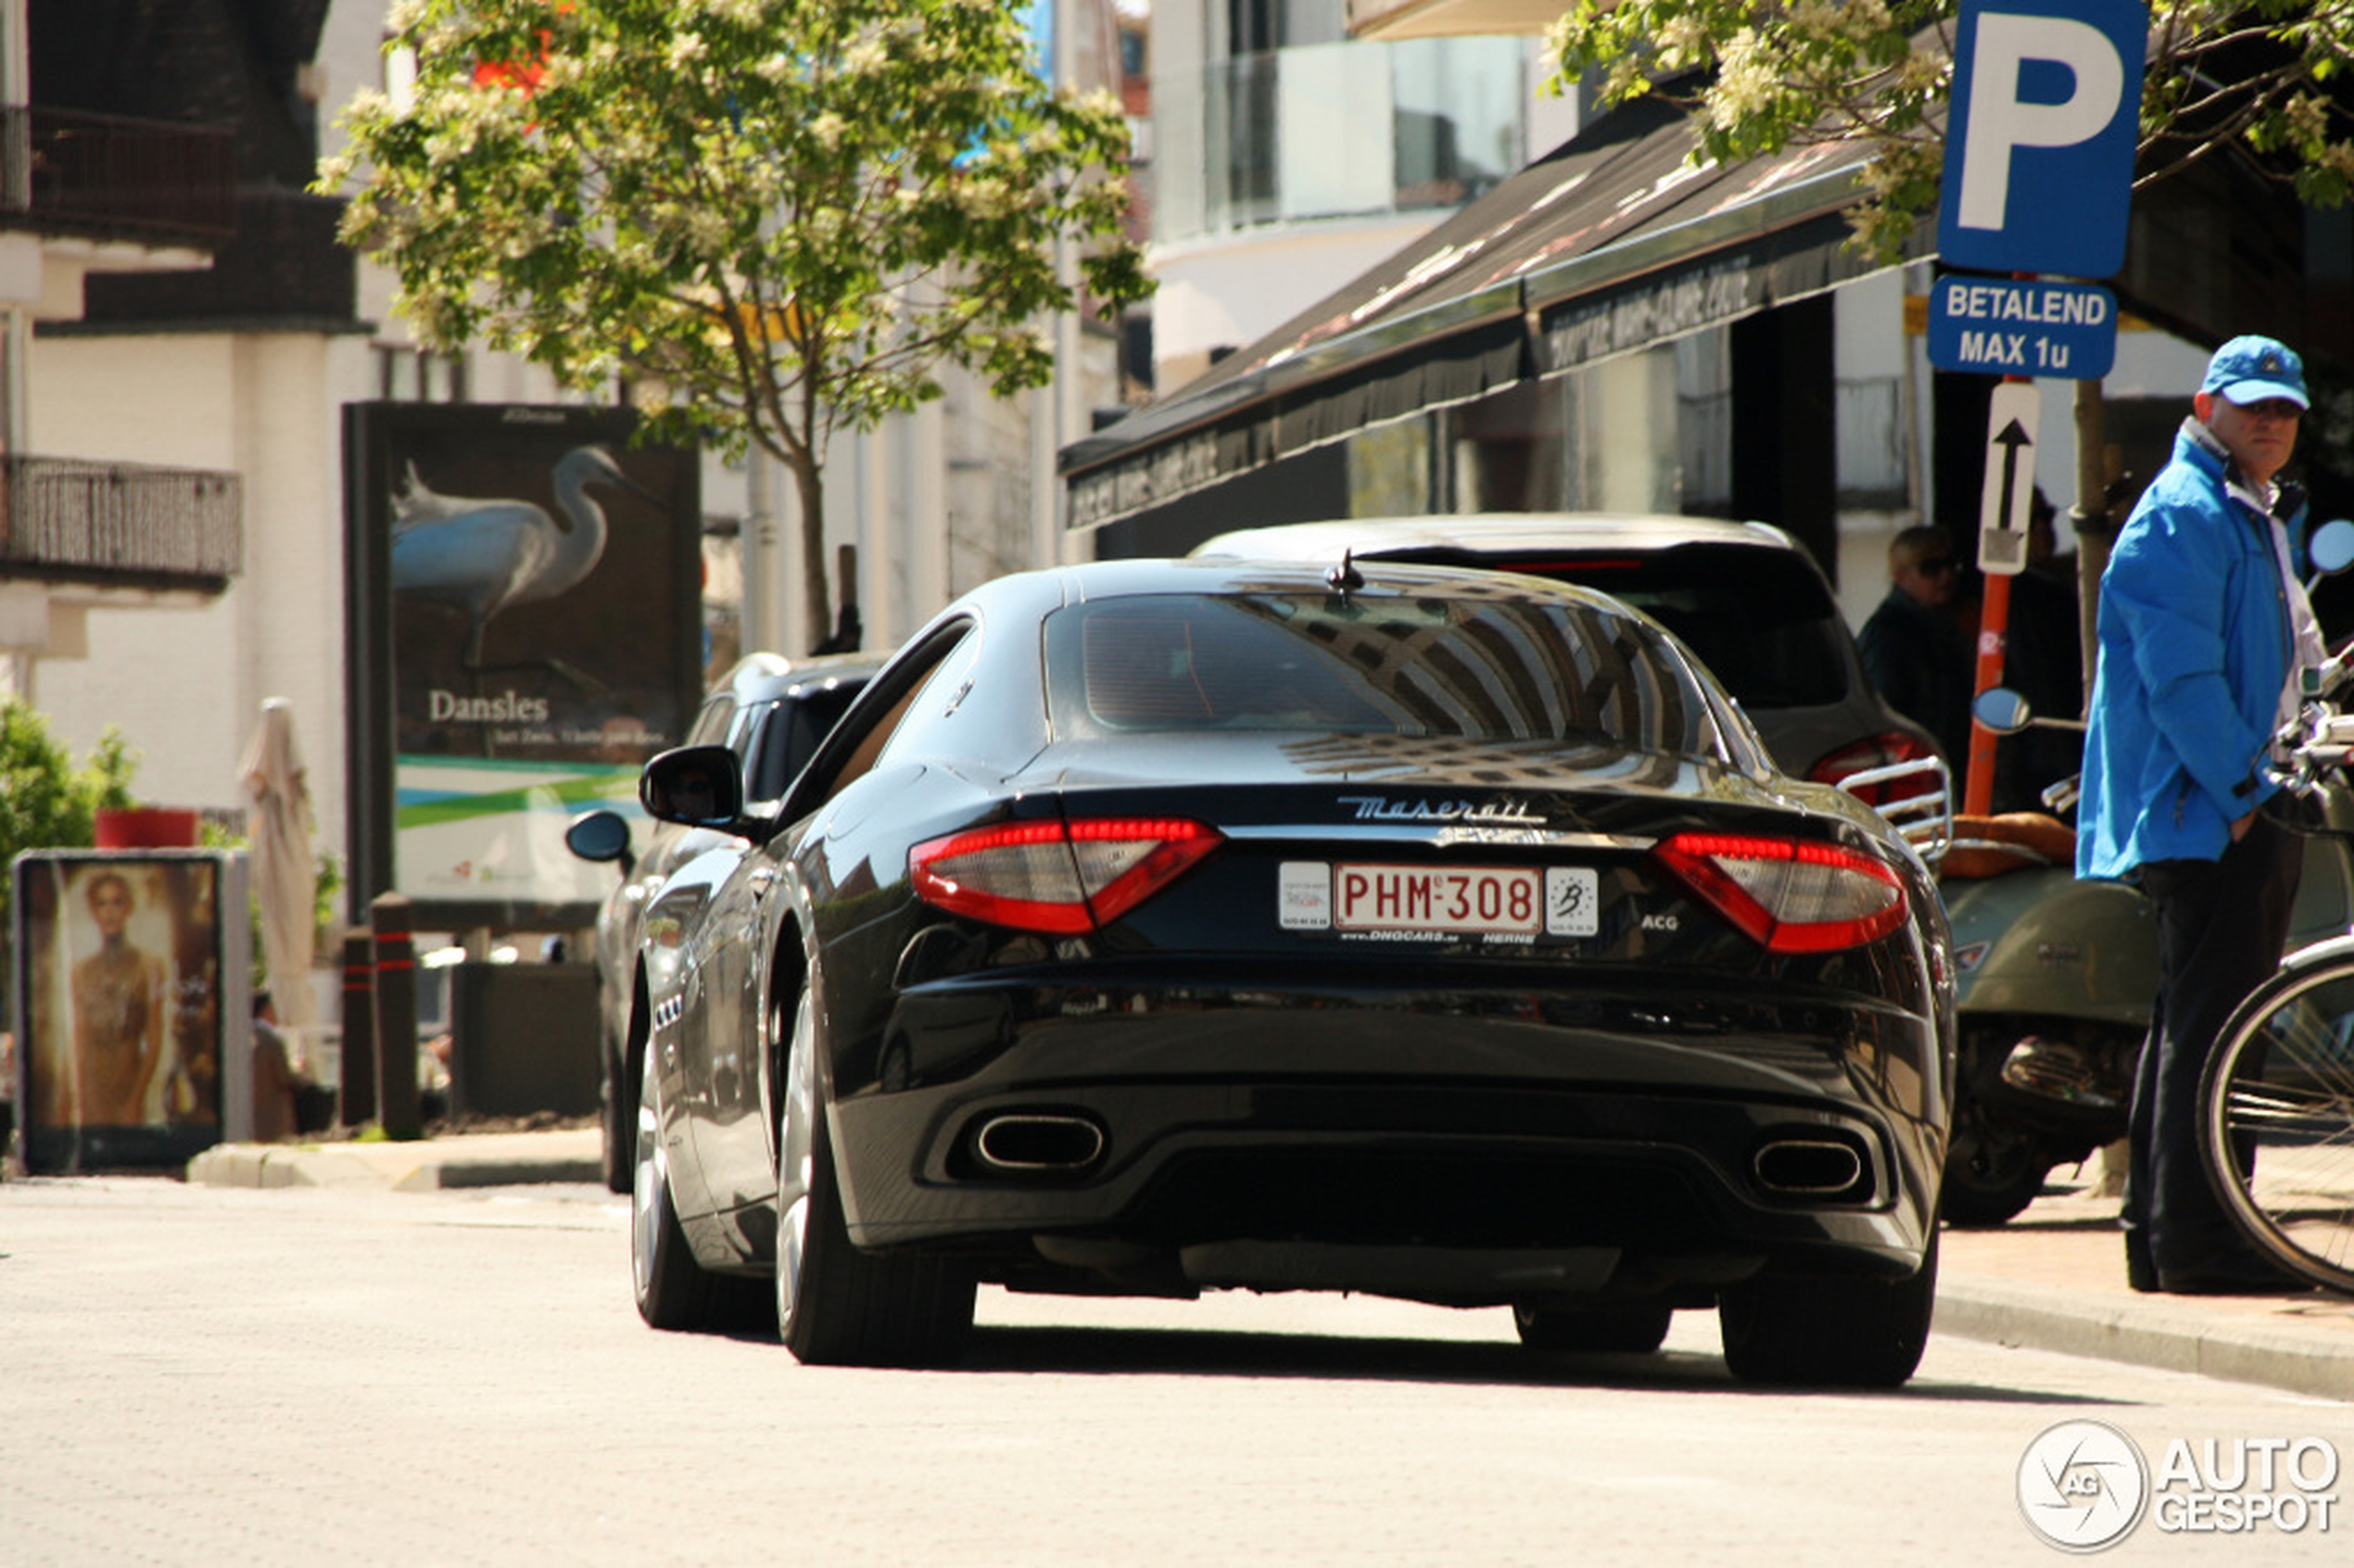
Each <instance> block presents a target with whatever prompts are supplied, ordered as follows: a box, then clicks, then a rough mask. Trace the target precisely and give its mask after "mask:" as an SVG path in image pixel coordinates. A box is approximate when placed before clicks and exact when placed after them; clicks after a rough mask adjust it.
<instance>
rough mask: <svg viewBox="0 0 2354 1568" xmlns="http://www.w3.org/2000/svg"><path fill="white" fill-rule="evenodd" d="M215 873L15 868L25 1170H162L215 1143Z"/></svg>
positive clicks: (161, 865)
mask: <svg viewBox="0 0 2354 1568" xmlns="http://www.w3.org/2000/svg"><path fill="white" fill-rule="evenodd" d="M221 871H222V859H221V856H220V855H218V854H208V853H202V852H198V853H193V854H191V853H171V852H161V853H156V854H30V855H24V856H20V857H19V859H18V861H17V864H16V867H15V873H16V879H17V881H16V908H17V949H16V951H17V963H18V973H17V992H18V1017H19V1019H20V1020H21V1022H22V1025H23V1029H22V1038H21V1040H20V1042H19V1052H18V1056H19V1065H18V1070H19V1080H20V1081H19V1086H18V1095H17V1102H18V1106H19V1119H20V1121H21V1123H22V1149H23V1157H24V1163H25V1166H26V1168H27V1169H28V1170H95V1169H103V1168H108V1167H122V1166H139V1165H151V1164H169V1163H174V1162H177V1161H183V1160H185V1159H187V1158H188V1157H191V1156H193V1155H194V1154H195V1153H196V1151H197V1150H199V1149H202V1148H204V1147H206V1146H208V1145H209V1144H213V1143H216V1142H218V1141H219V1140H220V1137H221V1024H222V1018H221V977H222V974H223V967H222V952H221V947H222V943H221V935H222V933H221V882H222V877H221Z"/></svg>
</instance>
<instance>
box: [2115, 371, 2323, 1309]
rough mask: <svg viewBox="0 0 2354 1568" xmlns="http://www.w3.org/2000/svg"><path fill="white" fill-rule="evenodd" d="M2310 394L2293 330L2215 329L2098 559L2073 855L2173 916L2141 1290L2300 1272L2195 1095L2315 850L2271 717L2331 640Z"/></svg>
mask: <svg viewBox="0 0 2354 1568" xmlns="http://www.w3.org/2000/svg"><path fill="white" fill-rule="evenodd" d="M2306 406H2307V398H2306V392H2305V368H2304V365H2303V362H2302V361H2301V360H2298V358H2297V355H2296V354H2295V353H2294V352H2292V351H2291V350H2290V349H2289V348H2287V347H2286V346H2285V345H2283V344H2281V343H2278V342H2275V341H2274V340H2272V338H2269V337H2234V338H2233V339H2232V340H2231V341H2230V342H2228V343H2226V344H2224V345H2223V346H2222V347H2221V348H2218V349H2217V350H2216V351H2215V355H2214V358H2213V359H2211V360H2209V361H2208V367H2207V374H2206V376H2205V378H2204V379H2203V380H2202V381H2201V382H2200V384H2199V389H2198V391H2197V393H2196V395H2195V396H2194V397H2193V398H2192V399H2191V417H2190V418H2188V419H2186V420H2185V421H2183V427H2182V429H2181V431H2180V432H2179V433H2178V434H2177V435H2176V436H2175V438H2174V455H2173V458H2172V460H2171V461H2170V462H2169V463H2168V464H2167V466H2166V468H2165V470H2164V472H2162V473H2160V474H2158V477H2157V478H2156V479H2155V480H2153V481H2152V482H2151V484H2150V487H2149V488H2148V489H2147V490H2145V491H2144V492H2143V494H2142V499H2141V500H2140V501H2139V502H2138V503H2137V504H2136V505H2135V506H2134V508H2133V514H2132V515H2131V516H2130V517H2128V518H2127V519H2126V521H2125V526H2124V528H2123V530H2122V531H2121V532H2120V534H2119V536H2118V539H2117V546H2116V550H2115V551H2114V553H2112V555H2111V556H2110V558H2109V563H2108V568H2107V571H2106V572H2105V573H2103V574H2102V577H2101V614H2100V626H2099V631H2100V657H2099V661H2098V664H2097V668H2096V673H2095V677H2094V682H2093V699H2092V703H2091V708H2090V714H2089V717H2090V728H2089V730H2088V731H2087V733H2086V735H2085V739H2084V775H2083V794H2082V799H2081V800H2080V801H2079V803H2078V805H2077V842H2076V874H2077V875H2078V876H2079V877H2085V878H2118V879H2137V880H2138V881H2139V882H2140V884H2141V886H2142V888H2143V890H2144V891H2145V892H2147V893H2148V894H2149V896H2150V897H2151V899H2152V900H2153V901H2154V902H2155V903H2156V904H2157V908H2158V996H2157V1000H2156V1003H2155V1005H2153V1007H2152V1009H2151V1015H2150V1032H2149V1038H2148V1041H2147V1043H2145V1045H2144V1046H2143V1048H2142V1055H2141V1060H2140V1065H2139V1068H2138V1070H2137V1073H2136V1076H2135V1079H2134V1083H2133V1107H2132V1113H2131V1117H2130V1127H2129V1131H2128V1133H2127V1138H2128V1142H2129V1152H2130V1160H2129V1163H2128V1168H2127V1170H2126V1177H2125V1195H2124V1201H2123V1205H2122V1208H2121V1215H2120V1218H2121V1220H2122V1221H2123V1225H2124V1232H2125V1269H2126V1279H2127V1282H2128V1283H2130V1284H2131V1285H2132V1286H2133V1288H2134V1289H2136V1290H2144V1291H2149V1290H2162V1291H2169V1292H2173V1293H2177V1294H2225V1293H2248V1292H2261V1291H2272V1290H2281V1289H2287V1288H2292V1286H2293V1283H2294V1282H2291V1281H2289V1280H2288V1279H2287V1278H2286V1276H2284V1275H2283V1274H2281V1273H2280V1272H2279V1271H2276V1270H2274V1269H2272V1267H2271V1266H2270V1265H2269V1264H2267V1263H2266V1262H2264V1261H2263V1260H2262V1259H2261V1258H2259V1256H2258V1255H2257V1254H2256V1253H2255V1252H2254V1250H2253V1249H2252V1248H2250V1247H2249V1246H2247V1245H2246V1242H2245V1241H2243V1240H2242V1239H2241V1237H2240V1235H2239V1233H2237V1232H2236V1231H2235V1230H2234V1228H2233V1225H2232V1221H2231V1220H2230V1218H2229V1216H2227V1215H2226V1214H2225V1213H2224V1212H2223V1209H2222V1207H2221V1204H2220V1203H2219V1202H2218V1201H2217V1199H2216V1197H2215V1195H2214V1193H2213V1191H2212V1190H2211V1189H2210V1188H2209V1186H2208V1179H2207V1172H2206V1169H2205V1167H2204V1165H2203V1164H2202V1162H2201V1159H2200V1155H2199V1144H2198V1130H2197V1112H2198V1086H2199V1075H2200V1072H2201V1070H2202V1069H2203V1068H2204V1066H2205V1064H2206V1059H2207V1056H2208V1052H2209V1050H2210V1049H2211V1048H2212V1047H2213V1045H2214V1042H2215V1038H2216V1035H2217V1034H2218V1033H2219V1032H2220V1031H2221V1029H2222V1026H2223V1024H2224V1022H2225V1020H2226V1019H2228V1018H2230V1016H2231V1013H2232V1010H2233V1008H2234V1006H2236V1005H2238V1003H2239V1002H2240V1000H2241V999H2242V998H2243V997H2245V996H2246V994H2247V993H2249V992H2250V991H2252V990H2254V989H2255V987H2256V986H2257V985H2258V984H2259V983H2260V982H2261V981H2262V980H2264V978H2265V977H2266V976H2267V975H2269V974H2271V973H2272V969H2273V967H2274V966H2275V965H2276V964H2277V963H2278V962H2279V960H2280V955H2281V944H2282V942H2284V940H2285V939H2286V936H2287V933H2288V920H2289V909H2290V905H2291V904H2292V903H2293V902H2294V900H2295V898H2296V895H2297V873H2298V870H2299V868H2300V866H2301V858H2300V856H2301V852H2300V848H2299V844H2298V841H2297V838H2296V836H2295V835H2294V834H2292V833H2290V832H2289V831H2288V830H2287V829H2285V828H2283V827H2281V826H2280V825H2279V824H2278V823H2276V822H2274V821H2273V820H2272V818H2271V817H2270V816H2268V815H2266V814H2265V813H2264V812H2262V811H2260V810H2259V807H2260V806H2262V805H2263V804H2264V803H2265V802H2266V801H2267V800H2268V799H2269V798H2270V797H2271V796H2272V794H2274V793H2275V792H2276V790H2277V789H2278V786H2276V785H2274V784H2273V783H2272V782H2271V781H2270V780H2269V779H2267V778H2266V777H2265V775H2264V767H2263V765H2264V761H2265V759H2266V756H2267V754H2268V753H2269V751H2270V748H2271V743H2272V736H2273V734H2274V732H2275V731H2276V729H2277V728H2278V727H2279V726H2280V723H2281V721H2282V720H2283V719H2284V717H2286V716H2289V715H2292V714H2295V712H2296V708H2297V696H2298V677H2299V672H2300V670H2302V669H2303V668H2306V667H2309V666H2310V665H2313V664H2318V663H2319V662H2320V660H2321V658H2322V640H2321V635H2320V633H2319V631H2318V630H2317V628H2316V627H2315V626H2314V624H2313V617H2312V613H2311V610H2310V607H2309V606H2308V605H2307V603H2306V600H2305V591H2304V588H2302V586H2301V585H2300V584H2299V582H2298V579H2297V572H2296V570H2295V569H2294V565H2293V563H2292V561H2291V559H2290V541H2291V539H2292V538H2293V537H2295V536H2296V532H2297V527H2298V526H2299V525H2300V524H2301V523H2302V515H2301V514H2302V512H2303V507H2304V500H2303V497H2302V495H2301V494H2300V493H2299V491H2298V490H2297V487H2295V486H2292V485H2284V484H2281V483H2280V482H2279V475H2280V473H2281V470H2282V468H2283V466H2284V465H2285V464H2286V463H2287V462H2288V460H2289V456H2290V453H2291V452H2292V451H2293V450H2294V449H2295V447H2296V444H2297V424H2298V421H2299V420H2300V419H2301V418H2302V416H2303V414H2304V412H2305V409H2306Z"/></svg>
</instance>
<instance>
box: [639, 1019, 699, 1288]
mask: <svg viewBox="0 0 2354 1568" xmlns="http://www.w3.org/2000/svg"><path fill="white" fill-rule="evenodd" d="M637 1111H638V1115H637V1137H636V1139H635V1140H634V1143H633V1157H632V1160H631V1170H630V1184H629V1274H630V1283H631V1284H632V1286H633V1287H634V1289H635V1291H636V1294H637V1297H638V1315H639V1317H641V1318H643V1319H645V1320H646V1321H647V1322H649V1323H651V1324H652V1325H653V1326H654V1327H655V1328H658V1329H703V1328H711V1327H714V1326H715V1325H716V1323H717V1322H718V1321H719V1318H720V1317H721V1315H722V1313H721V1305H722V1304H721V1303H720V1301H719V1300H718V1292H717V1290H716V1286H717V1283H718V1282H717V1281H716V1280H715V1279H714V1277H713V1276H712V1275H710V1274H708V1273H706V1272H704V1271H703V1270H702V1266H701V1265H699V1264H698V1263H696V1261H695V1257H694V1253H693V1251H692V1249H691V1248H690V1247H689V1246H688V1245H687V1233H686V1232H685V1231H684V1230H683V1229H681V1228H680V1226H679V1223H678V1211H677V1208H676V1207H674V1206H673V1204H672V1202H671V1197H670V1158H669V1155H668V1152H667V1151H666V1150H665V1148H664V1144H663V1140H662V1124H661V1102H660V1100H659V1099H658V1098H657V1086H656V1085H655V1083H654V1068H653V1053H652V1051H651V1050H649V1051H648V1052H647V1053H646V1069H645V1072H644V1075H643V1078H642V1080H641V1081H640V1082H639V1093H638V1094H637Z"/></svg>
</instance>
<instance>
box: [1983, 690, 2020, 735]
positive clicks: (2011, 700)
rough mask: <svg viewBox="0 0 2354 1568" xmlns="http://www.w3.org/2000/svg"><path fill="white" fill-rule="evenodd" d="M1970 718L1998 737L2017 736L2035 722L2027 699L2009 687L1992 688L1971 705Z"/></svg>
mask: <svg viewBox="0 0 2354 1568" xmlns="http://www.w3.org/2000/svg"><path fill="white" fill-rule="evenodd" d="M1969 711H1970V716H1971V717H1973V718H1975V719H1977V720H1978V722H1979V723H1981V724H1982V725H1984V726H1985V727H1987V728H1989V729H1991V730H1993V732H1994V733H1995V734H1997V735H2017V734H2018V733H2019V731H2020V730H2022V729H2025V728H2026V727H2028V726H2029V725H2031V724H2032V723H2034V722H2035V710H2034V709H2032V708H2031V707H2029V706H2028V705H2027V699H2026V698H2024V697H2022V696H2020V695H2019V693H2018V692H2016V691H2013V690H2012V689H2010V688H2009V687H2007V686H1990V687H1988V688H1987V689H1985V690H1983V691H1981V692H1980V693H1979V694H1978V697H1977V699H1976V700H1975V701H1974V702H1971V703H1970V705H1969Z"/></svg>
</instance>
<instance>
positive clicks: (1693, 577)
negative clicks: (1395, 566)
mask: <svg viewBox="0 0 2354 1568" xmlns="http://www.w3.org/2000/svg"><path fill="white" fill-rule="evenodd" d="M1383 553H1384V555H1385V556H1386V557H1388V558H1390V559H1409V558H1411V559H1414V560H1428V561H1435V562H1447V563H1458V562H1460V563H1464V564H1474V563H1475V564H1477V565H1481V566H1485V567H1487V568H1488V569H1490V570H1493V571H1508V572H1524V573H1526V574H1527V575H1530V576H1535V577H1550V578H1552V579H1554V580H1555V581H1557V582H1568V583H1582V584H1584V585H1585V586H1587V587H1588V588H1600V589H1601V591H1602V592H1604V593H1607V594H1609V595H1611V596H1612V597H1613V598H1614V599H1621V600H1624V601H1626V602H1627V603H1629V604H1631V605H1633V606H1634V607H1635V608H1636V609H1638V610H1640V611H1642V612H1643V613H1645V614H1647V615H1649V616H1651V617H1652V619H1654V620H1656V621H1658V622H1659V624H1660V625H1662V626H1665V627H1666V628H1667V629H1668V630H1669V631H1672V632H1674V633H1675V634H1676V635H1677V637H1678V638H1679V639H1682V640H1683V643H1684V646H1686V647H1687V648H1690V650H1691V651H1693V653H1695V654H1696V655H1698V656H1699V658H1700V662H1701V663H1702V664H1706V665H1707V666H1708V668H1709V671H1710V673H1712V674H1713V675H1715V677H1716V678H1717V679H1718V680H1719V681H1720V682H1722V683H1723V684H1724V687H1725V689H1727V690H1728V691H1730V692H1731V693H1732V694H1733V695H1734V696H1735V697H1737V698H1739V699H1740V702H1741V703H1742V704H1743V705H1744V706H1745V707H1748V708H1750V709H1752V710H1753V711H1754V710H1759V709H1769V708H1814V707H1828V706H1829V705H1830V704H1832V703H1834V702H1844V701H1845V700H1846V698H1847V658H1846V644H1847V643H1848V642H1849V641H1850V640H1851V639H1850V637H1849V633H1848V630H1847V624H1846V622H1844V621H1842V620H1841V619H1840V614H1839V608H1838V606H1837V605H1835V604H1833V603H1832V602H1831V599H1830V595H1829V593H1827V592H1826V591H1825V590H1824V588H1823V580H1822V578H1821V577H1820V576H1818V575H1816V572H1815V571H1814V569H1813V568H1812V567H1811V566H1809V565H1808V564H1807V563H1805V562H1804V561H1803V560H1801V559H1800V558H1799V557H1797V556H1796V555H1793V554H1791V552H1790V551H1788V550H1763V549H1757V548H1754V547H1752V546H1747V545H1681V546H1677V547H1676V548H1674V549H1671V550H1660V551H1656V552H1645V553H1641V554H1637V553H1632V552H1630V553H1627V554H1625V555H1613V554H1610V553H1607V552H1603V551H1594V552H1590V553H1582V554H1580V553H1571V552H1568V551H1560V552H1547V551H1543V550H1530V551H1527V552H1525V554H1521V555H1516V556H1512V557H1504V556H1500V555H1495V554H1488V553H1481V554H1479V555H1478V556H1477V557H1476V560H1475V562H1473V561H1469V560H1466V559H1465V557H1466V555H1467V554H1468V552H1465V551H1461V550H1455V551H1449V550H1443V549H1442V550H1427V551H1424V550H1417V551H1413V552H1411V555H1410V554H1409V552H1402V551H1401V552H1398V553H1397V554H1396V555H1392V554H1391V552H1388V551H1384V552H1383Z"/></svg>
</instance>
